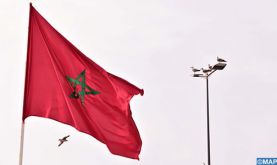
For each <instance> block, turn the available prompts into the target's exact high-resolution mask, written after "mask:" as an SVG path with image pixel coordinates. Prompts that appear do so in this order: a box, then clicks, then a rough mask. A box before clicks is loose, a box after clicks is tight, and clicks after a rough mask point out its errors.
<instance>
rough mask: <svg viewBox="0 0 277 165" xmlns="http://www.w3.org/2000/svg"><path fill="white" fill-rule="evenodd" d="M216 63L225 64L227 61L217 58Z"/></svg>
mask: <svg viewBox="0 0 277 165" xmlns="http://www.w3.org/2000/svg"><path fill="white" fill-rule="evenodd" d="M217 62H227V61H226V60H224V59H222V58H219V57H217Z"/></svg>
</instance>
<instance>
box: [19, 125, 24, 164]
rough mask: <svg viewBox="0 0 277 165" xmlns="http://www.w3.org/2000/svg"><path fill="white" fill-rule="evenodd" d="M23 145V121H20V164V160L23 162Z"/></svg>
mask: <svg viewBox="0 0 277 165" xmlns="http://www.w3.org/2000/svg"><path fill="white" fill-rule="evenodd" d="M23 147H24V122H22V124H21V138H20V153H19V165H22V162H23Z"/></svg>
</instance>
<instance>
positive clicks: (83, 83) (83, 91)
mask: <svg viewBox="0 0 277 165" xmlns="http://www.w3.org/2000/svg"><path fill="white" fill-rule="evenodd" d="M85 74H86V70H83V71H82V72H81V73H80V74H79V75H78V77H77V78H76V79H73V78H71V77H69V76H66V78H67V80H68V81H69V82H70V84H71V85H72V87H73V89H74V91H73V92H72V93H71V94H70V95H69V96H70V98H74V99H78V98H79V97H81V102H82V104H84V102H85V95H89V94H92V95H97V94H99V93H100V92H98V91H96V90H94V89H92V88H91V87H89V86H87V85H86V78H85ZM80 80H81V81H80ZM77 85H80V86H81V87H82V88H81V91H79V92H78V91H76V86H77ZM86 89H87V90H86Z"/></svg>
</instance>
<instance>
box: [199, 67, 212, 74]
mask: <svg viewBox="0 0 277 165" xmlns="http://www.w3.org/2000/svg"><path fill="white" fill-rule="evenodd" d="M201 69H202V71H203V73H209V72H210V71H212V70H211V69H204V68H201Z"/></svg>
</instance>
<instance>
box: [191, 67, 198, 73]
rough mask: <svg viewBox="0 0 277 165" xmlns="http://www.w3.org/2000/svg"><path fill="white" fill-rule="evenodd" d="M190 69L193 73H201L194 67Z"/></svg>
mask: <svg viewBox="0 0 277 165" xmlns="http://www.w3.org/2000/svg"><path fill="white" fill-rule="evenodd" d="M190 68H191V70H192V71H193V72H199V71H200V69H196V68H194V67H193V66H192V67H190Z"/></svg>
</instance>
